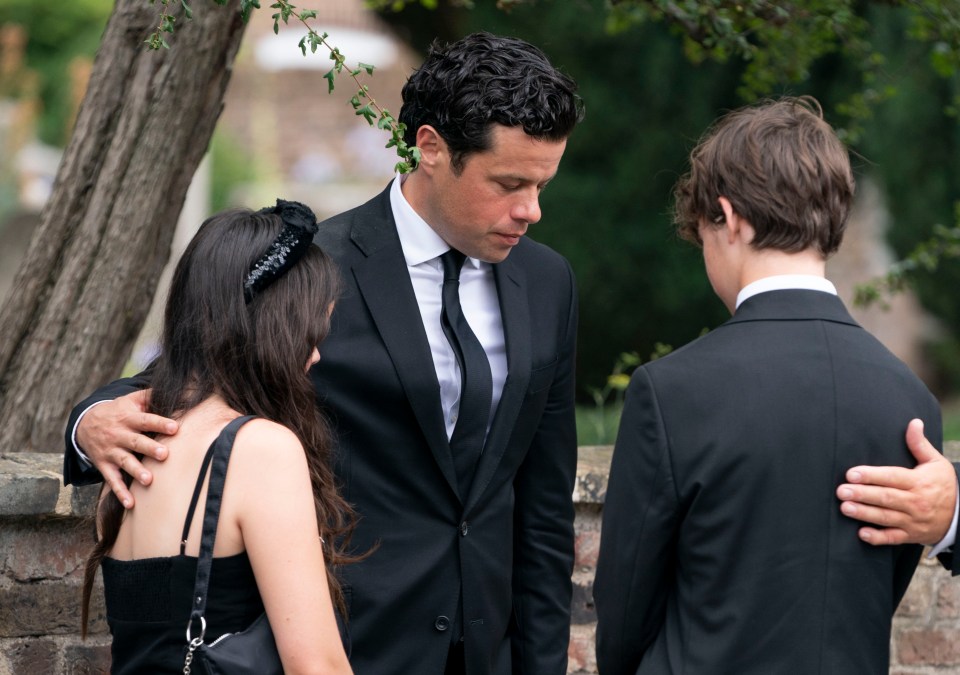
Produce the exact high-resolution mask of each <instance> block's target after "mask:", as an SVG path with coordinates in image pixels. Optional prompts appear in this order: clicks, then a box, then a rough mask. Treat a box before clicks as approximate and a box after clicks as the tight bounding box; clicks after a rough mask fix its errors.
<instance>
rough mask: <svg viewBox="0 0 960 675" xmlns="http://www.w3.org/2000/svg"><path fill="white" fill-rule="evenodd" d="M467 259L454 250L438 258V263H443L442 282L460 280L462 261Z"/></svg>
mask: <svg viewBox="0 0 960 675" xmlns="http://www.w3.org/2000/svg"><path fill="white" fill-rule="evenodd" d="M466 259H467V256H465V255H464V254H463V253H461V252H460V251H458V250H457V249H455V248H451V249H450V250H449V251H447V252H446V253H444V254H443V255H441V256H440V262H441V263H443V280H444V281H458V280H459V279H460V268H461V267H463V261H464V260H466Z"/></svg>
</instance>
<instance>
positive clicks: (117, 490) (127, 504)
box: [100, 464, 133, 509]
mask: <svg viewBox="0 0 960 675" xmlns="http://www.w3.org/2000/svg"><path fill="white" fill-rule="evenodd" d="M100 473H102V474H103V480H104V482H105V483H106V484H107V485H109V486H110V490H112V491H113V494H115V495H116V496H117V499H119V500H120V503H121V504H123V507H124V508H127V509H130V508H133V495H132V494H130V490H128V489H127V485H126V483H124V482H123V475H122V474H121V473H120V472H119V471H118V470H117V468H116V467H114V466H113V465H109V464H108V465H105V466H104V467H102V468H100Z"/></svg>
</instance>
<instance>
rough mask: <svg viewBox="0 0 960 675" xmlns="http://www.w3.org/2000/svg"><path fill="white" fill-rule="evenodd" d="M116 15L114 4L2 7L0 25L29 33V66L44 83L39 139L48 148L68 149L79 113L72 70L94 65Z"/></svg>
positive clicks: (41, 2)
mask: <svg viewBox="0 0 960 675" xmlns="http://www.w3.org/2000/svg"><path fill="white" fill-rule="evenodd" d="M112 9H113V2H112V0H3V1H2V2H0V24H8V23H14V24H18V25H20V26H22V27H23V28H24V29H25V30H26V32H27V40H28V41H27V47H26V59H27V65H28V67H29V68H30V69H31V70H34V71H36V72H37V73H38V75H39V77H40V99H41V102H42V110H41V112H40V118H39V120H38V129H37V133H38V135H39V137H40V140H42V141H44V142H45V143H48V144H50V145H54V146H63V145H65V144H66V142H67V139H68V138H69V136H70V124H71V115H72V114H73V112H75V111H74V110H73V101H72V100H71V88H70V78H69V72H68V69H69V65H70V63H71V61H73V59H74V58H76V57H78V56H81V57H86V58H87V59H90V60H92V59H93V55H94V54H95V53H96V51H97V47H98V45H99V44H100V36H101V35H102V34H103V29H104V28H105V27H106V24H107V18H108V17H109V16H110V12H111V10H112Z"/></svg>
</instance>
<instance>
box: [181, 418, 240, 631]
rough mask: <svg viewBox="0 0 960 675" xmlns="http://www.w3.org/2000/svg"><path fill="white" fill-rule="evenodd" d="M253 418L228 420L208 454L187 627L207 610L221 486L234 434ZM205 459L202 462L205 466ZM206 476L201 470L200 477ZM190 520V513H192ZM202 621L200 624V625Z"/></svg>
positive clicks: (221, 492) (235, 435) (234, 437)
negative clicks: (191, 603)
mask: <svg viewBox="0 0 960 675" xmlns="http://www.w3.org/2000/svg"><path fill="white" fill-rule="evenodd" d="M252 419H254V416H253V415H244V416H243V417H238V418H236V419H235V420H233V421H231V422H230V423H229V424H228V425H227V426H226V427H224V429H223V431H221V432H220V435H219V436H217V439H216V440H215V441H214V442H213V445H211V446H210V450H208V451H207V452H208V453H210V454H211V455H212V463H213V468H212V469H211V470H210V483H209V485H208V487H207V505H206V508H205V509H204V513H203V535H202V537H201V539H200V554H199V557H198V560H197V577H196V580H195V582H194V588H193V609H192V611H191V613H190V625H193V623H194V620H196V619H201V618H202V617H203V613H204V611H205V610H206V607H207V587H208V586H209V584H210V568H211V566H212V565H213V544H214V542H215V541H216V538H217V521H218V520H219V518H220V503H221V500H222V498H223V484H224V481H226V478H227V464H228V462H229V461H230V452H231V451H232V450H233V442H234V440H235V439H236V437H237V431H238V430H239V429H240V427H242V426H243V425H244V424H246V423H247V422H249V421H250V420H252ZM206 461H207V460H206V458H204V462H205V463H206ZM203 473H205V470H204V471H201V481H202V475H203ZM191 517H192V514H191ZM202 624H203V622H201V625H202Z"/></svg>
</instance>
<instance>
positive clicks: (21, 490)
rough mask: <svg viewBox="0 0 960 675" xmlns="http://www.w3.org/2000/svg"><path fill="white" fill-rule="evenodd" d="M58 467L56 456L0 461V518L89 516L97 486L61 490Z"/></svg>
mask: <svg viewBox="0 0 960 675" xmlns="http://www.w3.org/2000/svg"><path fill="white" fill-rule="evenodd" d="M62 466H63V457H62V456H61V455H58V454H51V453H41V452H14V453H10V454H7V455H4V456H2V457H0V516H72V517H86V516H89V515H92V514H93V508H94V504H96V500H97V495H98V493H99V491H100V486H99V485H85V486H82V487H74V486H72V485H67V486H64V484H63V473H62Z"/></svg>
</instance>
